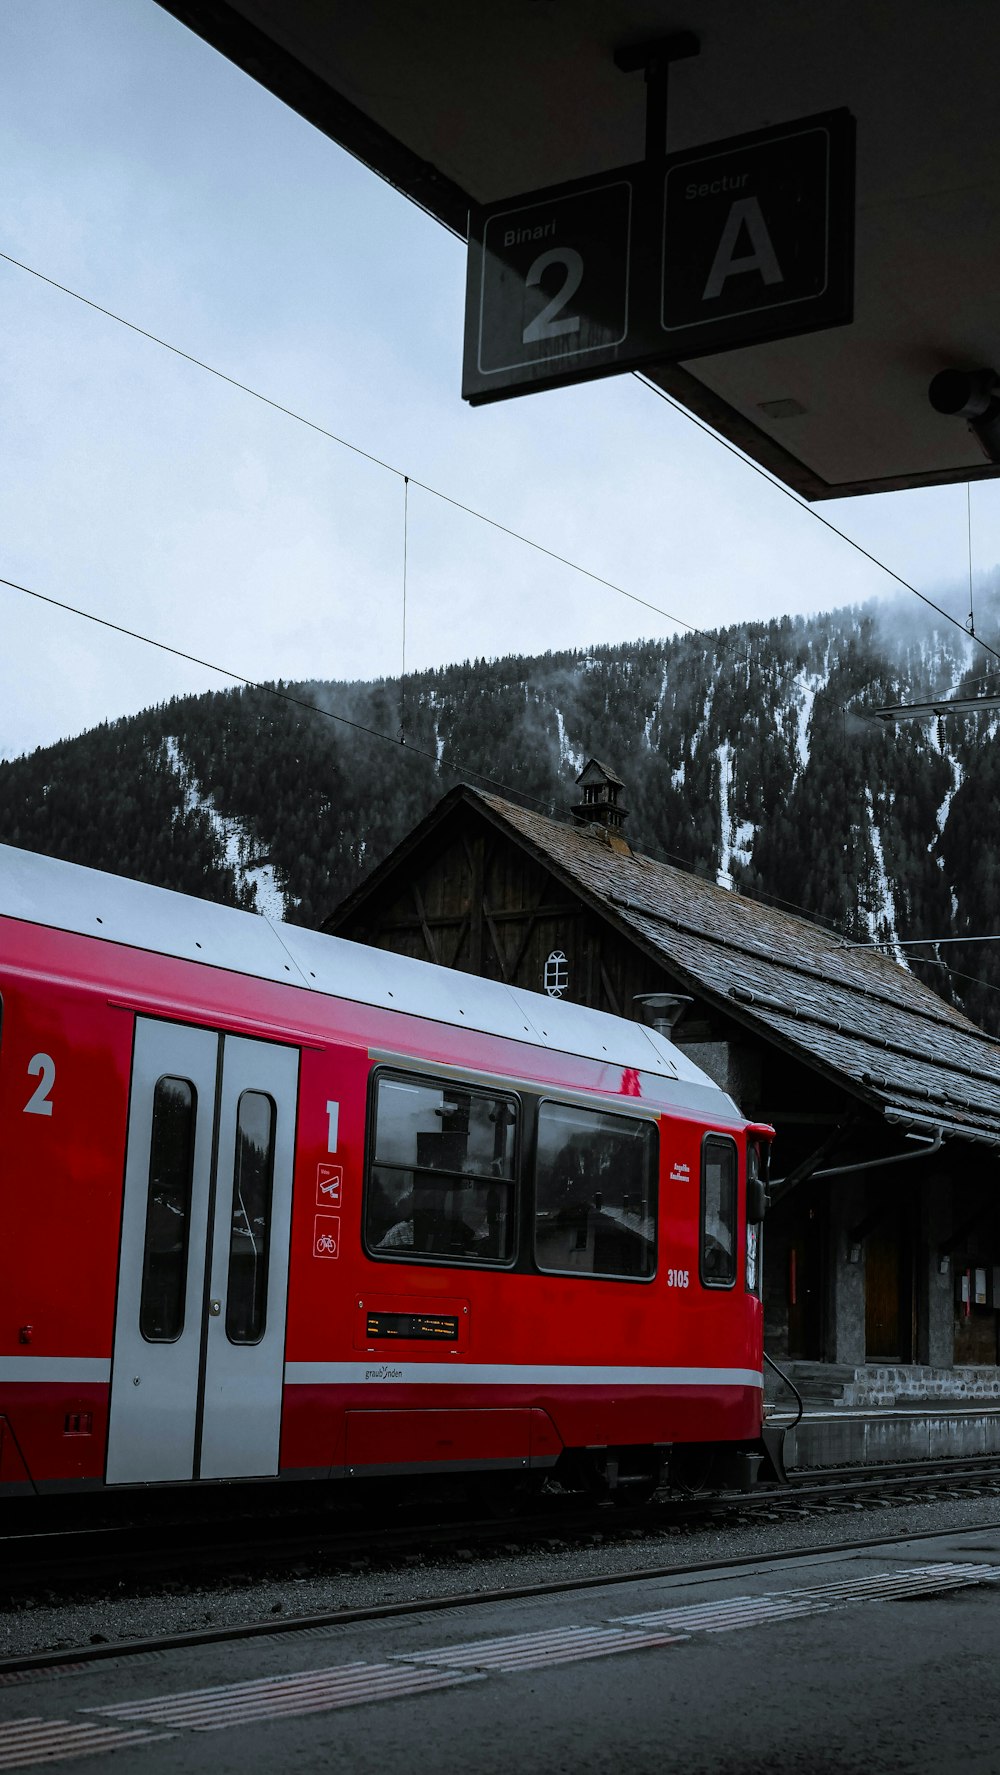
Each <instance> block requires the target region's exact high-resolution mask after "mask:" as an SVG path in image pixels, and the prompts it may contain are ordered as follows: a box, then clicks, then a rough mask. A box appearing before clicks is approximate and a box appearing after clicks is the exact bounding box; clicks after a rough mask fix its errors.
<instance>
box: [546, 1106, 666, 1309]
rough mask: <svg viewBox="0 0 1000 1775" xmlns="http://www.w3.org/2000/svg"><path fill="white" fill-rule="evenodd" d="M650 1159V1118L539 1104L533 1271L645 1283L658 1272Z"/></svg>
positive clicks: (653, 1146) (653, 1154) (653, 1141)
mask: <svg viewBox="0 0 1000 1775" xmlns="http://www.w3.org/2000/svg"><path fill="white" fill-rule="evenodd" d="M656 1160H657V1134H656V1129H655V1127H654V1126H653V1124H652V1123H651V1122H645V1121H640V1120H638V1118H636V1117H634V1116H619V1115H609V1114H607V1113H606V1112H605V1111H604V1110H593V1109H578V1108H574V1107H573V1106H571V1105H570V1104H567V1103H542V1104H540V1105H539V1110H538V1153H537V1159H536V1162H535V1261H536V1263H537V1264H538V1267H539V1269H541V1270H556V1271H562V1272H564V1273H569V1274H572V1275H591V1276H622V1277H632V1278H634V1279H638V1280H642V1281H648V1279H649V1278H650V1277H651V1276H652V1274H653V1272H654V1270H655V1269H656V1173H657V1162H656Z"/></svg>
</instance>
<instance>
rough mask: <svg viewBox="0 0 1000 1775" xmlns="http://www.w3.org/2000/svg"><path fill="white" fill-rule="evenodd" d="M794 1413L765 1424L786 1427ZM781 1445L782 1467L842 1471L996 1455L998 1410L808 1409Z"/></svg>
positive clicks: (998, 1451)
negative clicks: (899, 1463) (784, 1449)
mask: <svg viewBox="0 0 1000 1775" xmlns="http://www.w3.org/2000/svg"><path fill="white" fill-rule="evenodd" d="M793 1416H794V1413H791V1412H774V1413H772V1414H770V1415H769V1419H768V1421H769V1422H770V1423H779V1424H780V1423H789V1422H790V1421H791V1418H792V1417H793ZM788 1442H789V1443H790V1444H791V1448H790V1449H789V1447H788V1446H787V1445H786V1453H785V1465H786V1467H788V1468H789V1469H797V1468H801V1467H847V1466H852V1465H854V1464H857V1465H860V1466H864V1465H867V1464H871V1465H877V1464H878V1463H880V1462H883V1461H928V1460H930V1461H934V1460H939V1461H943V1460H955V1459H957V1458H959V1457H960V1456H962V1455H969V1456H973V1455H989V1454H1000V1405H997V1406H994V1407H986V1408H981V1409H979V1410H974V1409H971V1408H970V1407H969V1406H968V1405H964V1404H961V1403H954V1404H950V1405H947V1406H941V1407H938V1406H936V1405H935V1406H933V1407H931V1406H929V1405H924V1406H904V1407H901V1408H899V1409H896V1408H886V1407H881V1408H880V1407H878V1406H866V1407H863V1408H861V1409H851V1408H849V1407H848V1408H844V1407H841V1408H839V1409H838V1408H836V1407H825V1408H824V1407H822V1406H807V1407H806V1410H805V1413H804V1415H803V1417H802V1420H801V1422H800V1423H799V1424H798V1425H797V1426H796V1428H795V1430H794V1431H792V1432H791V1434H790V1436H789V1438H788Z"/></svg>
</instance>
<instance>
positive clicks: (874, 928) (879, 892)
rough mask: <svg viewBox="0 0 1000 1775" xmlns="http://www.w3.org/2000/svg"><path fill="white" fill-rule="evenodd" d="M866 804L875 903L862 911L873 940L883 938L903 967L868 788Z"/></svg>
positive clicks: (893, 906) (894, 910)
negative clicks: (873, 863)
mask: <svg viewBox="0 0 1000 1775" xmlns="http://www.w3.org/2000/svg"><path fill="white" fill-rule="evenodd" d="M865 804H866V806H867V808H868V830H869V834H870V836H871V845H872V855H873V856H874V858H875V881H874V887H875V904H874V906H873V907H871V908H870V909H869V910H866V911H864V912H863V913H862V917H863V918H864V921H865V924H866V925H867V927H868V935H869V937H870V938H871V940H872V942H880V943H881V942H884V943H885V944H886V946H887V947H890V948H891V949H892V953H893V955H894V956H895V958H896V960H897V961H898V962H899V963H900V965H901V966H902V967H904V968H905V967H906V966H907V965H908V964H907V960H906V956H905V954H904V952H903V950H902V949H901V948H900V946H899V932H898V930H897V929H896V904H895V901H894V899H893V896H892V885H891V883H890V881H889V875H888V872H887V870H886V866H885V852H884V850H883V848H882V834H881V832H880V831H879V829H878V827H877V825H876V824H875V805H874V802H873V801H872V792H871V789H870V788H867V787H866V789H865Z"/></svg>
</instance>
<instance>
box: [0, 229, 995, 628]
mask: <svg viewBox="0 0 1000 1775" xmlns="http://www.w3.org/2000/svg"><path fill="white" fill-rule="evenodd" d="M0 260H2V261H4V262H5V263H6V264H8V265H11V266H13V267H14V268H15V269H16V270H18V271H23V272H25V273H26V274H27V275H28V276H29V277H34V278H37V279H38V281H39V282H40V283H44V284H47V285H48V286H49V288H50V289H54V290H58V291H59V292H60V293H61V294H62V295H64V296H69V297H70V298H71V299H72V300H73V301H74V302H80V303H82V305H83V306H84V307H85V308H90V309H92V310H93V312H94V313H95V314H100V315H103V316H104V318H105V319H106V320H111V321H114V322H115V323H116V325H118V326H121V327H126V328H127V329H128V330H129V332H132V333H135V334H137V335H138V336H139V338H141V339H146V340H147V341H148V342H149V343H150V344H152V345H157V346H159V347H160V349H161V350H162V351H169V352H171V353H172V354H173V355H174V356H175V357H179V358H181V359H183V361H184V362H185V363H189V364H192V365H193V366H194V367H195V368H196V369H199V370H203V371H204V372H205V373H206V375H209V376H214V377H216V379H217V380H218V381H220V382H225V383H227V384H228V385H229V387H231V388H235V389H237V390H238V391H239V392H240V393H241V394H246V395H249V396H250V397H251V399H253V400H256V401H260V402H262V403H263V405H264V406H267V407H271V408H272V409H273V410H274V411H275V412H276V413H281V414H283V415H284V416H285V418H287V419H292V420H294V421H295V422H296V424H298V425H304V426H306V427H307V428H308V429H309V430H310V431H314V432H316V433H317V435H318V436H320V437H324V438H326V439H327V440H328V441H329V442H330V443H333V444H337V445H338V446H339V447H340V448H341V449H344V450H349V451H351V452H352V453H353V454H354V455H356V456H360V457H361V458H363V460H364V461H366V462H370V463H371V464H372V465H373V466H374V467H376V468H381V469H383V470H384V471H385V472H386V473H387V474H393V475H397V476H398V477H399V478H400V479H403V480H409V481H410V482H412V484H413V486H414V487H418V488H419V489H420V491H421V492H422V493H428V494H430V496H431V497H432V498H434V499H439V500H441V501H442V502H443V503H444V504H445V505H450V506H451V507H453V509H454V510H456V511H460V512H464V513H465V515H466V516H467V517H470V518H475V519H476V520H477V522H479V523H481V524H487V525H488V526H489V527H490V528H491V529H493V530H497V531H499V532H500V533H501V534H502V535H504V536H509V537H510V538H511V539H512V540H513V541H515V542H519V543H522V544H523V545H524V546H525V547H526V548H531V549H534V550H536V552H537V553H539V554H542V555H545V556H547V557H548V559H549V560H551V561H555V562H557V563H558V564H559V565H560V566H562V567H566V568H568V569H569V570H570V571H571V572H573V573H579V574H581V575H583V577H584V578H586V579H589V580H591V581H592V582H593V583H594V584H595V585H601V586H605V587H606V588H607V590H608V591H612V592H615V593H617V594H618V596H619V597H622V598H628V599H629V600H630V601H631V602H632V603H634V604H638V605H641V606H642V607H643V609H646V610H651V611H653V613H654V614H655V615H656V616H662V617H664V618H665V619H666V621H667V622H673V623H677V624H678V626H679V627H681V628H684V629H687V630H688V631H689V632H690V633H691V634H693V635H707V633H708V631H707V630H705V629H702V628H700V627H699V626H698V625H697V624H696V623H692V622H689V621H688V619H687V618H686V617H683V616H677V615H676V614H675V613H674V612H672V611H669V610H664V609H663V607H662V605H659V604H654V603H653V602H652V600H651V599H649V598H643V597H640V595H639V594H638V593H637V592H631V591H629V590H628V588H627V587H626V586H621V585H618V584H617V583H616V582H615V581H614V580H610V579H607V578H606V577H605V576H604V575H603V574H600V573H595V572H594V571H593V569H592V568H590V567H584V566H583V565H582V563H581V562H579V561H573V560H571V559H570V558H569V557H568V556H566V555H562V554H560V553H559V551H558V550H556V549H551V548H549V547H548V545H547V544H546V543H542V542H539V541H538V540H537V538H535V537H531V536H525V535H524V534H523V532H522V531H519V530H515V529H513V527H512V526H511V525H509V524H504V523H503V522H501V520H500V519H499V518H493V517H490V515H489V514H488V513H487V512H481V511H478V510H476V508H475V507H474V506H470V505H468V504H467V503H466V502H465V501H464V500H461V499H458V498H456V497H455V496H454V495H453V494H450V493H445V492H444V491H443V489H442V488H440V487H434V486H432V485H431V483H430V482H428V481H421V480H419V479H418V478H417V477H416V476H415V475H409V474H407V471H406V470H405V469H402V468H399V467H397V465H396V464H395V463H391V462H387V461H386V460H385V458H384V457H381V456H377V455H376V454H375V453H374V451H371V450H366V449H364V447H363V446H362V445H360V444H356V443H354V442H353V440H352V439H350V438H345V437H344V436H342V434H340V433H339V432H335V431H331V430H330V428H329V427H328V426H325V425H321V424H320V423H319V422H318V420H315V419H310V418H308V416H307V415H306V414H304V413H299V412H297V411H296V410H295V408H293V407H288V406H286V405H285V404H284V403H283V402H282V401H278V400H275V399H274V398H273V397H272V396H271V395H266V394H264V393H263V392H262V391H261V390H260V389H257V388H254V387H253V386H252V385H251V384H250V383H248V382H242V381H240V379H239V378H238V377H236V376H232V375H230V374H229V373H228V371H226V370H220V369H219V368H218V367H217V366H216V365H214V364H210V363H207V362H206V361H205V359H204V358H199V357H196V356H195V354H194V353H193V352H190V351H186V350H185V349H184V348H183V346H180V345H175V344H173V343H172V341H171V340H169V339H163V338H161V337H160V335H159V334H158V333H153V332H151V331H150V330H149V329H148V328H147V327H142V326H140V325H139V324H138V322H137V321H132V320H129V319H127V317H126V316H125V315H121V314H118V313H116V311H115V310H114V309H111V308H106V307H105V306H104V305H103V304H102V303H100V302H97V301H95V300H94V299H93V298H92V297H90V296H85V295H83V293H82V292H81V291H80V290H74V289H72V288H71V287H70V285H69V284H64V283H61V282H60V281H59V280H58V278H54V277H50V276H49V275H48V274H47V273H46V272H44V271H39V270H38V268H37V266H34V265H28V264H27V263H26V262H25V261H24V260H23V259H17V258H15V257H14V255H13V254H12V253H5V252H3V251H2V250H0ZM635 375H636V380H637V381H638V382H639V383H640V384H641V386H642V387H644V388H648V389H650V390H651V391H652V392H653V394H655V395H657V396H658V397H659V399H660V400H662V401H665V402H666V404H667V405H668V406H669V407H671V408H673V410H674V412H675V413H678V414H680V416H681V418H683V419H685V420H687V422H688V423H689V424H690V425H694V426H696V427H697V429H698V430H699V431H702V432H704V433H705V435H706V437H709V438H711V439H712V441H713V442H714V443H716V444H719V445H721V447H722V448H723V449H724V450H727V451H728V452H729V454H730V455H731V456H734V457H735V458H736V460H737V462H742V463H743V465H744V467H746V468H749V469H751V470H752V471H753V473H754V474H756V475H759V476H760V478H761V480H763V481H764V482H766V484H767V485H768V486H769V487H773V488H774V489H775V490H776V492H778V493H782V494H784V496H785V497H786V498H787V499H789V500H791V502H792V504H793V505H794V506H795V507H796V508H797V509H798V510H799V511H802V512H804V513H805V514H806V515H807V516H808V517H810V518H812V519H814V521H815V522H816V523H817V524H822V525H823V527H824V529H826V530H829V531H830V533H831V534H832V535H833V536H837V537H839V538H840V540H841V542H846V543H847V545H848V547H849V548H852V549H854V550H855V552H856V553H857V554H859V555H862V556H863V557H864V559H865V560H866V561H869V562H870V563H871V565H872V566H873V567H877V568H878V569H879V571H880V572H882V573H885V574H887V575H888V576H889V578H890V579H892V580H894V581H895V582H896V584H897V585H899V586H901V587H902V588H903V590H904V591H906V592H910V593H911V594H912V595H913V597H915V598H919V599H920V601H921V603H923V604H926V605H927V606H928V608H929V609H931V610H933V611H935V612H936V613H937V615H938V616H941V617H943V618H944V620H945V621H946V622H949V623H951V624H953V626H954V627H955V628H958V629H961V630H962V632H963V634H968V633H969V632H970V631H969V630H968V628H967V627H966V625H965V624H964V623H962V622H961V621H960V620H959V618H958V617H956V616H954V615H952V613H951V612H950V611H948V610H945V608H944V606H943V605H941V604H938V603H937V602H936V601H935V600H934V599H933V598H931V597H929V596H928V595H927V593H926V592H922V591H920V590H919V588H918V587H917V586H915V585H913V584H912V583H911V582H910V581H909V580H908V579H904V577H903V575H902V574H901V573H897V572H896V570H895V568H893V567H890V566H889V565H888V563H887V562H885V561H883V560H882V559H881V558H880V557H879V556H878V555H876V554H873V552H872V551H871V549H867V548H865V547H864V545H863V544H862V543H860V542H857V541H856V540H855V538H854V537H853V536H849V535H848V533H847V531H846V530H841V529H840V528H839V527H838V525H836V524H834V523H832V522H831V520H830V519H829V518H825V517H824V516H823V515H822V513H821V512H818V511H817V510H816V508H815V506H811V505H809V504H808V503H807V502H806V501H805V500H804V499H801V498H800V497H799V495H798V494H797V493H796V492H795V491H794V489H793V488H791V487H788V486H786V485H785V484H784V482H783V481H779V480H777V479H776V478H775V476H774V475H772V474H770V473H769V471H768V470H767V469H765V468H764V467H763V466H762V465H761V464H760V463H759V462H754V460H753V458H752V457H750V456H746V455H744V453H743V451H742V450H739V449H737V448H736V446H735V445H734V444H731V443H730V442H729V440H728V438H724V437H722V436H721V434H720V433H718V432H716V431H713V430H712V427H711V426H709V425H706V424H705V423H704V421H703V420H701V419H699V418H698V417H697V416H696V415H695V414H694V413H691V412H689V410H688V409H687V408H686V407H684V406H683V405H682V404H681V402H680V401H677V400H675V399H674V398H673V396H672V395H669V394H667V392H666V390H665V389H662V388H659V387H658V386H657V384H656V383H655V382H651V381H650V380H649V378H648V377H647V376H644V375H642V374H641V373H639V372H635ZM972 638H973V639H974V640H975V641H976V643H977V644H978V645H979V646H980V647H982V648H983V649H984V651H985V652H986V653H988V654H990V655H991V656H992V658H993V659H995V660H997V661H998V662H1000V650H998V649H997V648H995V647H992V646H991V645H990V643H989V642H988V641H984V640H983V639H982V637H981V636H979V635H976V634H973V636H972Z"/></svg>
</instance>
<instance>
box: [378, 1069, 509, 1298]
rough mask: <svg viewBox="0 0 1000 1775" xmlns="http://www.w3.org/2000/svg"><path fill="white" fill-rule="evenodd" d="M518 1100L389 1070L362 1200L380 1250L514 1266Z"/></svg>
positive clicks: (448, 1260)
mask: <svg viewBox="0 0 1000 1775" xmlns="http://www.w3.org/2000/svg"><path fill="white" fill-rule="evenodd" d="M517 1126H518V1104H517V1099H516V1098H515V1097H510V1096H506V1095H503V1094H498V1093H497V1092H492V1091H485V1090H477V1089H473V1088H471V1087H470V1086H467V1085H463V1084H452V1083H450V1082H449V1081H446V1080H433V1079H419V1078H400V1077H398V1076H395V1075H387V1074H382V1075H381V1076H380V1077H378V1078H377V1080H376V1083H375V1095H374V1129H373V1132H372V1136H371V1160H370V1164H369V1173H368V1191H367V1200H366V1204H365V1245H366V1248H367V1250H368V1251H369V1253H370V1254H371V1255H372V1256H373V1257H389V1258H392V1257H396V1258H400V1257H406V1258H411V1259H412V1258H429V1259H433V1260H434V1261H435V1262H437V1263H502V1264H506V1263H510V1262H511V1261H512V1259H513V1257H514V1250H515V1221H514V1179H515V1159H516V1144H517Z"/></svg>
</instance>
